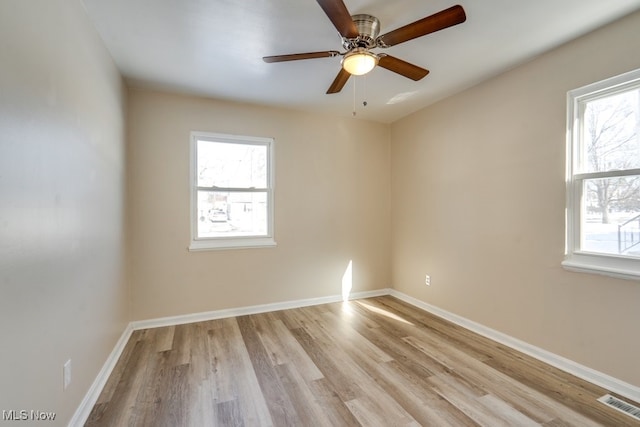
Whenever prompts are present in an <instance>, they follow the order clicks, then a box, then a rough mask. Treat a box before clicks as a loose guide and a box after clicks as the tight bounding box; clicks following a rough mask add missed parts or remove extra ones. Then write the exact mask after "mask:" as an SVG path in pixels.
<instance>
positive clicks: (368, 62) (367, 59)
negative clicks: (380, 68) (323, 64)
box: [342, 49, 378, 76]
mask: <svg viewBox="0 0 640 427" xmlns="http://www.w3.org/2000/svg"><path fill="white" fill-rule="evenodd" d="M377 63H378V57H377V56H376V55H374V54H373V53H371V52H368V51H366V50H364V49H362V50H356V51H353V52H349V53H347V54H346V55H345V56H344V58H343V59H342V68H344V70H345V71H346V72H348V73H349V74H352V75H354V76H361V75H363V74H367V73H368V72H369V71H371V70H373V68H374V67H375V66H376V64H377Z"/></svg>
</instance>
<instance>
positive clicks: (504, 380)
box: [86, 296, 640, 427]
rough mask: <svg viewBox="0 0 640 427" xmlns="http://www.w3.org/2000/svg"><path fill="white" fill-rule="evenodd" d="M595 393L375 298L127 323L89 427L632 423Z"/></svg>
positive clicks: (459, 331) (391, 300) (584, 426)
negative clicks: (160, 324) (144, 326)
mask: <svg viewBox="0 0 640 427" xmlns="http://www.w3.org/2000/svg"><path fill="white" fill-rule="evenodd" d="M606 393H607V391H606V390H604V389H602V388H600V387H597V386H594V385H592V384H589V383H587V382H585V381H582V380H580V379H578V378H575V377H573V376H571V375H569V374H567V373H564V372H562V371H559V370H557V369H555V368H553V367H550V366H548V365H545V364H543V363H541V362H539V361H536V360H534V359H532V358H530V357H528V356H525V355H523V354H520V353H518V352H515V351H514V350H511V349H509V348H508V347H505V346H503V345H501V344H498V343H496V342H493V341H491V340H488V339H486V338H483V337H480V336H478V335H476V334H474V333H471V332H469V331H467V330H465V329H464V328H461V327H459V326H456V325H453V324H451V323H449V322H447V321H444V320H442V319H440V318H438V317H435V316H433V315H431V314H429V313H426V312H424V311H422V310H420V309H417V308H415V307H413V306H410V305H408V304H406V303H404V302H402V301H399V300H397V299H395V298H393V297H389V296H385V297H377V298H371V299H363V300H357V301H351V302H348V303H344V304H343V303H336V304H324V305H318V306H313V307H306V308H299V309H292V310H284V311H277V312H272V313H265V314H257V315H249V316H240V317H234V318H228V319H221V320H212V321H207V322H199V323H192V324H188V325H179V326H171V327H164V328H156V329H148V330H142V331H136V332H134V333H133V335H132V336H131V339H130V340H129V342H128V344H127V346H126V348H125V350H124V352H123V354H122V356H121V358H120V360H119V362H118V364H117V365H116V367H115V369H114V371H113V372H112V374H111V377H110V378H109V381H108V382H107V385H106V386H105V388H104V390H103V392H102V394H101V396H100V398H99V400H98V402H97V403H96V405H95V407H94V408H93V411H92V413H91V415H90V418H89V420H88V422H87V423H86V425H87V426H154V427H155V426H171V427H176V426H215V425H218V426H247V427H248V426H270V425H273V426H358V425H362V426H385V427H386V426H420V425H422V426H456V427H457V426H490V427H497V426H536V425H542V426H548V427H551V426H577V427H588V426H600V425H606V426H633V425H636V426H638V425H640V422H636V421H635V420H634V419H633V418H631V417H629V416H627V415H625V414H622V413H619V412H618V411H615V410H613V409H610V408H608V407H606V406H605V405H603V404H602V403H599V402H597V401H596V398H598V397H600V396H602V395H604V394H606ZM625 400H627V401H628V399H625Z"/></svg>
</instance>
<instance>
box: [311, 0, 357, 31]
mask: <svg viewBox="0 0 640 427" xmlns="http://www.w3.org/2000/svg"><path fill="white" fill-rule="evenodd" d="M316 1H317V2H318V4H319V5H320V7H321V8H322V10H324V13H326V14H327V17H329V20H330V21H331V22H332V23H333V26H334V27H336V30H338V32H339V33H340V35H341V36H342V37H346V38H348V39H353V38H356V37H358V35H359V33H358V27H356V24H355V23H354V22H353V19H351V14H350V13H349V11H348V10H347V6H345V4H344V3H343V2H342V0H316Z"/></svg>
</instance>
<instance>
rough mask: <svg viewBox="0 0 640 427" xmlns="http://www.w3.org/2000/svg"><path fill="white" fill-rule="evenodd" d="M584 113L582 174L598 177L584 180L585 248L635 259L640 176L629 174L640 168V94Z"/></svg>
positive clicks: (590, 104)
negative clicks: (632, 255) (626, 255)
mask: <svg viewBox="0 0 640 427" xmlns="http://www.w3.org/2000/svg"><path fill="white" fill-rule="evenodd" d="M583 108H584V110H583V111H584V113H583V114H584V115H583V121H582V123H583V127H582V138H581V142H582V144H581V152H580V156H581V168H580V169H581V170H582V172H584V173H585V174H586V175H589V174H593V176H594V178H593V179H589V178H588V177H585V178H586V179H584V181H583V182H584V187H583V211H584V216H583V220H582V231H583V242H582V249H584V250H588V251H596V252H605V253H620V254H633V252H632V251H633V250H635V251H637V250H638V249H639V248H638V247H636V246H637V245H638V244H640V175H634V174H630V173H629V172H630V171H633V170H635V169H638V168H640V90H639V89H637V88H636V89H633V90H628V91H624V92H621V93H615V94H612V95H609V96H606V97H601V98H596V99H593V100H589V101H586V102H585V103H584V105H583ZM599 176H602V177H599ZM627 240H628V241H627ZM639 254H640V252H639Z"/></svg>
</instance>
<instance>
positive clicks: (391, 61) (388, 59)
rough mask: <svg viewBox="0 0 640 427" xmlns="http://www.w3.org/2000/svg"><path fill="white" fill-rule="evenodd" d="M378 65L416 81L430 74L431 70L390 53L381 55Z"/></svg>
mask: <svg viewBox="0 0 640 427" xmlns="http://www.w3.org/2000/svg"><path fill="white" fill-rule="evenodd" d="M378 65H379V66H381V67H382V68H386V69H387V70H389V71H393V72H394V73H398V74H400V75H401V76H405V77H406V78H409V79H411V80H415V81H418V80H420V79H422V78H423V77H424V76H426V75H427V74H429V70H425V69H424V68H422V67H418V66H417V65H413V64H410V63H409V62H407V61H403V60H402V59H398V58H396V57H394V56H389V55H380V59H379V60H378Z"/></svg>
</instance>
